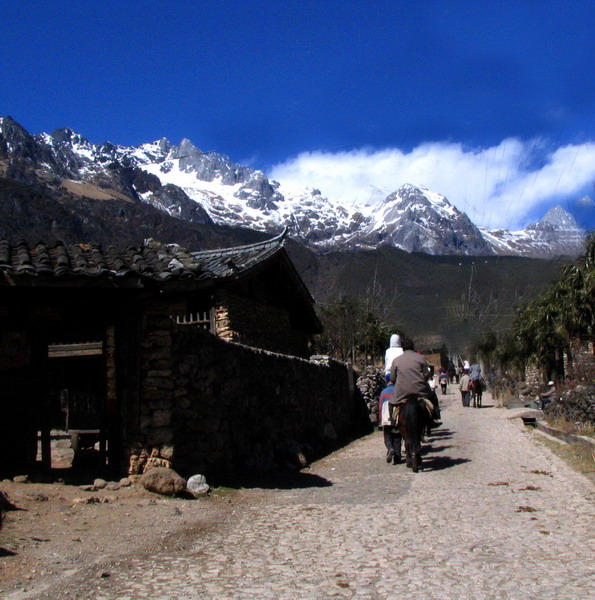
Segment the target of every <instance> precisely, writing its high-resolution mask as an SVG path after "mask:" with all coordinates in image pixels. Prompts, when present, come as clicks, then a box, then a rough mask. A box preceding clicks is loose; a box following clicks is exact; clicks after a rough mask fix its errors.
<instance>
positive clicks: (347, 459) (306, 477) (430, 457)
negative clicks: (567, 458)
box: [78, 394, 595, 600]
mask: <svg viewBox="0 0 595 600" xmlns="http://www.w3.org/2000/svg"><path fill="white" fill-rule="evenodd" d="M442 401H443V413H442V414H443V422H444V425H443V427H442V428H441V429H440V430H438V431H436V432H435V433H434V435H433V436H432V437H431V439H430V442H431V443H429V444H427V445H426V453H425V456H424V462H425V469H424V471H423V472H420V473H418V474H413V473H411V472H410V471H409V470H408V469H407V468H406V467H405V466H404V465H397V466H393V465H388V464H386V462H385V460H384V449H383V444H382V438H381V435H380V434H379V433H375V434H373V435H370V436H368V437H366V438H364V439H361V440H358V441H356V442H355V443H353V444H351V445H349V446H348V447H346V448H344V449H342V450H340V451H338V452H336V453H334V454H332V455H331V456H329V457H327V458H325V459H323V460H321V461H319V462H317V463H316V464H314V465H313V467H312V469H311V470H310V471H309V472H308V473H305V474H303V475H302V476H301V486H302V487H293V488H290V489H271V490H265V491H261V490H249V491H248V494H251V493H254V495H255V497H258V501H257V502H255V503H254V504H251V503H242V506H243V510H242V511H236V512H235V513H233V514H230V518H229V519H228V520H227V521H226V522H224V523H222V524H221V525H220V526H219V527H217V528H216V529H215V530H213V531H211V532H209V531H207V532H206V533H204V534H203V535H201V536H200V537H197V538H195V539H194V540H193V541H192V542H191V543H190V544H189V545H188V547H187V549H186V550H185V551H182V552H180V551H176V552H175V553H173V552H172V553H168V552H167V551H164V550H163V549H161V550H156V553H155V557H154V559H150V558H142V559H141V558H136V559H134V558H131V559H129V560H127V561H124V562H122V563H120V564H117V565H114V567H113V568H112V569H110V577H109V578H108V579H106V580H105V581H104V580H101V581H100V582H97V583H95V582H94V583H93V587H94V588H95V589H90V588H87V590H86V592H84V593H83V592H81V593H80V594H79V595H78V597H79V598H96V599H103V598H105V599H110V600H111V599H119V600H131V599H136V598H151V600H158V599H177V598H180V599H182V598H184V599H188V598H212V599H221V600H222V599H242V598H251V599H254V598H258V599H264V600H267V599H299V600H307V599H315V600H322V599H326V598H356V599H362V600H380V599H385V598H387V599H388V598H399V597H401V598H408V599H417V598H420V599H421V598H423V599H424V600H425V599H427V598H431V599H452V600H454V599H457V600H458V599H488V600H489V599H496V598H497V599H518V600H521V599H529V598H530V599H541V600H543V599H549V598H551V599H554V598H555V599H565V598H572V599H587V598H589V599H591V598H593V597H594V596H595V572H594V557H595V553H594V550H595V546H594V539H595V535H594V534H595V527H594V519H593V512H594V511H593V508H594V492H595V490H594V488H593V486H592V484H590V483H589V482H588V481H587V480H586V479H584V478H583V477H581V476H580V475H578V474H576V473H574V472H572V471H571V470H570V469H569V468H568V467H567V466H566V465H565V464H564V463H562V462H561V461H560V460H559V459H558V458H557V457H555V456H554V455H553V454H551V452H550V451H549V450H548V449H547V448H545V447H543V446H541V445H540V444H538V443H536V442H535V441H534V440H531V439H530V438H531V436H535V435H536V434H535V433H531V432H528V431H525V430H524V429H523V426H522V424H521V423H520V422H519V420H518V419H515V420H510V419H509V417H510V413H509V412H508V411H506V410H504V409H497V408H493V407H491V406H489V405H490V404H491V402H490V400H489V397H488V398H487V399H486V402H485V404H486V405H487V406H486V407H484V408H483V409H481V410H480V409H473V408H463V407H462V406H461V404H460V401H459V400H458V396H457V397H456V399H455V396H454V394H453V395H447V396H444V397H442ZM85 594H86V595H85Z"/></svg>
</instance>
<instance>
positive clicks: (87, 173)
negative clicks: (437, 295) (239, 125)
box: [0, 117, 586, 258]
mask: <svg viewBox="0 0 595 600" xmlns="http://www.w3.org/2000/svg"><path fill="white" fill-rule="evenodd" d="M0 177H1V178H2V182H1V187H0V191H1V192H2V194H1V197H0V199H1V200H2V201H3V202H4V203H5V204H6V203H7V202H8V204H7V205H6V206H5V209H6V210H5V215H8V216H9V217H10V216H13V217H15V218H17V219H19V216H18V215H20V220H19V226H17V225H16V224H15V221H14V219H13V220H12V221H10V220H8V219H7V218H4V219H0V236H2V237H8V238H9V239H10V238H13V237H15V236H18V235H19V234H22V233H23V232H24V233H26V234H27V235H28V236H31V235H33V234H36V235H37V234H39V235H43V234H44V231H43V230H44V227H45V228H46V230H47V233H45V239H47V238H48V235H49V236H50V237H56V238H58V237H59V238H61V239H63V240H65V241H68V240H69V239H70V240H71V241H80V239H82V238H81V237H80V236H81V235H85V236H87V237H88V236H89V235H91V234H92V235H94V236H95V238H96V240H97V241H101V242H111V241H112V240H111V239H110V238H111V237H113V236H114V235H115V236H116V238H117V239H119V240H121V241H124V240H126V241H133V238H134V235H137V236H138V235H141V234H144V233H145V232H147V233H148V234H149V235H145V237H155V231H157V232H158V233H161V235H165V237H168V236H172V235H174V237H175V236H177V239H175V240H172V239H165V240H163V241H178V242H180V241H182V242H183V241H186V240H187V241H186V243H198V242H199V241H200V243H201V244H202V245H203V246H204V245H205V240H209V241H210V242H212V243H217V241H219V239H220V238H221V237H232V238H236V241H250V239H251V238H252V236H253V235H255V232H263V233H267V234H270V233H277V232H279V231H280V230H282V229H283V228H284V227H289V228H290V230H291V232H292V236H293V238H294V239H297V240H299V241H300V242H301V243H303V244H304V245H305V246H306V247H308V248H310V249H311V250H313V251H314V252H315V253H317V254H323V253H328V252H332V251H335V250H341V251H348V250H349V251H352V250H371V249H375V248H378V247H381V246H390V247H394V248H397V249H400V250H404V251H406V252H422V253H426V254H431V255H457V256H460V255H467V256H502V255H510V256H524V257H534V258H550V257H554V256H570V257H572V256H577V255H579V254H580V253H581V252H582V251H583V249H584V243H585V237H586V232H585V231H583V230H582V229H581V228H580V227H579V226H578V225H577V223H576V221H575V220H574V218H573V217H572V216H571V215H570V214H569V213H567V212H566V211H565V210H564V209H563V208H561V207H555V208H553V209H551V210H550V211H549V212H548V213H547V214H546V215H545V217H544V218H543V219H541V220H540V221H538V222H537V223H535V224H533V225H530V226H529V227H527V228H525V229H523V230H521V231H516V232H511V231H508V230H504V229H498V230H489V229H485V228H479V227H477V226H476V225H474V224H473V223H472V221H471V220H470V219H469V217H468V216H467V215H466V214H465V213H463V212H461V211H459V210H458V209H457V208H456V207H455V206H453V205H452V204H450V202H449V201H448V200H447V199H446V198H445V197H444V196H442V195H440V194H438V193H436V192H432V191H430V190H428V189H426V188H424V187H423V186H421V185H410V184H407V185H403V186H401V187H400V188H399V189H397V190H395V191H394V192H393V193H391V194H389V195H388V196H387V197H386V198H385V199H384V200H383V201H382V202H380V203H377V204H375V205H373V206H367V205H358V204H353V205H345V204H342V203H341V202H338V201H337V200H334V199H333V198H330V197H328V196H325V195H324V193H323V192H322V191H321V190H318V189H315V188H311V187H307V184H308V182H305V183H304V188H303V189H289V188H288V187H286V186H284V185H283V183H282V182H277V181H273V180H269V179H268V178H267V177H266V175H265V174H264V173H263V172H262V171H259V170H256V169H252V168H250V167H247V166H242V165H238V164H236V163H234V162H232V161H231V160H230V159H229V158H228V157H227V156H224V155H223V154H219V153H217V152H202V151H201V150H200V149H199V148H197V147H196V146H195V145H194V144H193V143H192V142H190V141H189V140H187V139H184V140H182V142H181V143H180V144H179V145H172V144H171V143H170V142H169V141H168V140H167V139H165V138H163V139H161V140H158V141H155V142H152V143H147V144H141V145H139V146H122V145H116V144H112V143H109V142H106V143H103V144H93V143H91V142H90V141H89V140H87V139H86V138H85V137H84V136H83V135H81V134H79V133H75V132H74V131H72V130H70V129H58V130H56V131H54V132H52V133H50V134H47V133H41V134H37V135H32V134H30V133H28V132H27V131H26V130H25V129H24V128H23V127H22V126H20V125H19V124H18V123H17V122H16V121H14V120H13V119H12V118H10V117H4V118H0ZM19 194H21V195H23V194H24V195H26V197H27V199H28V200H27V202H26V203H23V201H20V202H19V201H18V197H19ZM36 200H37V201H39V202H42V203H45V205H44V207H43V211H42V212H41V213H40V212H39V211H37V210H35V209H34V205H35V201H36ZM77 200H84V202H82V203H81V202H77ZM48 203H49V204H48ZM50 204H51V206H50ZM29 218H30V219H31V221H28V219H29ZM49 219H51V222H49ZM94 219H95V220H96V222H95V223H93V220H94ZM44 221H45V223H44ZM240 231H243V232H244V233H240ZM175 232H177V233H175ZM232 232H233V233H232ZM76 236H79V239H75V238H76ZM21 237H22V235H21Z"/></svg>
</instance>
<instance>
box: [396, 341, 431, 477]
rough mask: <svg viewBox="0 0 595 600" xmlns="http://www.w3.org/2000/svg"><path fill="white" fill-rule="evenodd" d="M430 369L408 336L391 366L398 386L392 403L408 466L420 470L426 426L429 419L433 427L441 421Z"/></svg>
mask: <svg viewBox="0 0 595 600" xmlns="http://www.w3.org/2000/svg"><path fill="white" fill-rule="evenodd" d="M430 373H431V369H430V366H429V365H428V362H427V361H426V359H425V358H424V357H423V356H422V355H421V354H418V353H417V352H414V351H413V342H412V341H411V340H405V341H404V342H403V354H401V356H398V357H397V358H395V359H394V360H393V363H392V366H391V371H390V381H391V383H395V389H394V391H393V398H392V399H391V400H390V403H391V404H393V405H395V408H396V407H398V409H399V416H398V419H399V427H400V430H401V435H402V437H403V439H404V440H405V452H406V454H407V466H408V467H411V468H412V469H413V470H414V471H417V470H418V468H419V465H420V462H421V455H420V450H421V445H420V441H421V436H422V435H423V430H424V427H425V426H426V424H427V422H428V421H431V423H430V427H438V426H439V425H441V423H440V422H439V421H438V420H437V417H438V416H439V412H438V410H439V409H438V406H437V404H438V398H437V397H436V393H435V392H433V391H432V390H431V389H430V386H429V384H428V377H429V376H430ZM422 403H423V406H425V409H423V410H421V414H420V418H419V419H418V418H417V417H416V416H413V415H414V413H417V411H418V410H420V409H419V406H420V404H422ZM426 409H427V412H425V411H426ZM403 411H405V413H404V414H405V418H403ZM424 413H425V416H424ZM410 418H411V420H410Z"/></svg>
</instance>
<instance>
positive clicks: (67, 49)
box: [0, 0, 595, 228]
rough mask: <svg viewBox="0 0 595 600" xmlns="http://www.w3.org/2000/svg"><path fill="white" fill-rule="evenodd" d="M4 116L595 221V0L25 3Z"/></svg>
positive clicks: (11, 36)
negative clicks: (554, 209)
mask: <svg viewBox="0 0 595 600" xmlns="http://www.w3.org/2000/svg"><path fill="white" fill-rule="evenodd" d="M2 17H3V18H2V20H3V27H2V30H3V31H2V36H0V53H1V57H2V58H1V60H0V81H1V82H2V84H1V85H2V88H1V89H2V93H1V94H0V114H1V115H4V116H6V115H10V116H12V117H13V118H14V119H16V120H17V121H18V122H19V123H21V124H22V125H23V126H24V127H25V128H26V129H27V130H28V131H30V132H31V133H40V132H42V131H45V132H50V131H52V130H54V129H58V128H61V127H70V128H71V129H74V130H75V131H78V132H79V133H82V134H83V135H85V136H86V137H87V138H88V139H90V140H91V141H92V142H95V143H101V142H104V141H106V140H109V141H111V142H113V143H117V144H139V143H143V142H148V141H153V140H155V139H158V138H161V137H167V138H168V139H170V141H172V142H173V143H178V142H179V141H181V139H183V138H189V139H190V140H192V142H194V144H195V145H197V146H198V147H200V148H201V149H203V150H205V151H206V150H217V151H219V152H222V153H224V154H227V155H228V156H229V157H230V158H231V159H232V160H234V161H236V162H239V163H241V164H249V165H251V166H254V167H256V168H260V169H263V170H264V171H265V172H266V173H267V174H268V175H270V176H272V177H275V178H278V179H282V180H283V181H288V182H289V183H295V184H296V185H297V184H301V185H309V186H312V187H317V188H319V189H321V190H322V191H323V192H324V193H326V194H327V195H333V196H337V197H343V198H344V199H348V200H349V199H350V198H353V201H354V202H355V201H362V200H365V201H376V200H378V199H379V198H381V197H382V196H383V195H386V194H388V193H390V192H392V191H394V190H395V189H397V188H398V187H399V186H400V185H402V184H403V183H413V184H416V185H424V186H426V187H428V188H429V189H431V190H432V191H435V192H439V193H442V194H444V195H446V196H447V197H448V199H449V200H450V201H451V202H452V203H453V204H455V205H456V206H457V207H458V208H459V209H460V210H464V211H466V212H467V214H468V215H469V216H470V217H471V218H472V219H473V220H474V221H475V222H476V223H477V224H479V225H487V226H492V227H495V226H504V227H509V228H519V227H522V226H525V225H526V224H527V223H529V222H531V221H532V220H535V219H537V218H539V217H541V216H543V214H544V212H545V211H546V210H547V208H548V207H551V206H554V205H555V204H561V205H562V206H564V207H565V208H566V209H568V210H570V211H571V212H573V213H574V214H575V215H576V218H577V220H578V221H579V223H580V224H581V225H583V226H585V227H589V228H593V227H595V207H594V204H593V200H592V198H595V186H594V183H593V182H594V181H595V71H594V68H593V64H594V63H595V33H594V32H595V4H593V3H591V2H588V1H586V0H585V1H581V0H574V1H573V0H565V1H563V2H562V1H558V0H544V1H537V0H535V1H532V0H520V1H519V0H516V1H514V2H512V1H508V0H500V1H499V2H497V3H495V2H477V0H475V1H467V0H459V1H457V0H449V1H439V0H436V1H433V0H423V1H421V0H393V1H392V2H384V1H378V2H376V1H373V0H370V1H363V0H362V1H357V2H356V1H350V0H344V1H338V0H327V1H324V0H315V1H314V0H301V1H294V0H284V1H282V2H280V1H279V0H276V1H269V0H262V1H258V0H254V1H250V0H243V1H235V0H230V1H227V2H222V3H214V2H210V3H207V2H196V1H191V2H157V1H148V0H145V1H141V0H128V1H126V2H122V1H111V0H102V1H101V2H65V1H59V0H56V1H53V2H50V1H46V2H28V1H26V0H22V1H20V2H14V1H12V0H9V1H8V2H7V3H5V4H4V5H3V13H2Z"/></svg>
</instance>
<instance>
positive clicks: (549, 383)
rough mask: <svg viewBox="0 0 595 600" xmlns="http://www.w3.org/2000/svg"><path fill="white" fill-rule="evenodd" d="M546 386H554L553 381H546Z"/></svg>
mask: <svg viewBox="0 0 595 600" xmlns="http://www.w3.org/2000/svg"><path fill="white" fill-rule="evenodd" d="M547 384H548V385H556V384H555V383H554V382H553V381H548V382H547Z"/></svg>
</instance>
